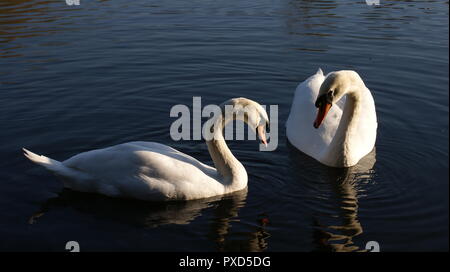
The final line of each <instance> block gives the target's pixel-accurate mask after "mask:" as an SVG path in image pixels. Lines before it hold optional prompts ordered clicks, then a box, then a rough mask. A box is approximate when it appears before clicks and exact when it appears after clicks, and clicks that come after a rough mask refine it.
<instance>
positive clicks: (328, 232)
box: [288, 143, 376, 252]
mask: <svg viewBox="0 0 450 272" xmlns="http://www.w3.org/2000/svg"><path fill="white" fill-rule="evenodd" d="M288 146H289V152H290V157H291V161H292V163H293V171H294V175H295V177H296V178H298V180H299V183H300V186H301V187H302V189H301V190H302V191H304V192H306V193H305V194H304V195H305V196H304V197H305V198H306V199H303V202H304V203H305V206H306V208H307V209H308V210H309V211H310V212H311V213H312V218H313V220H312V221H313V222H312V227H313V234H312V235H313V241H314V244H315V245H314V248H315V249H316V250H318V251H340V252H348V251H366V250H365V248H361V247H360V246H358V245H356V244H355V243H354V241H353V240H354V238H355V237H357V236H358V235H360V234H362V233H363V226H362V225H361V223H360V221H359V219H358V198H359V197H360V196H361V194H362V193H363V192H364V191H365V188H366V187H367V186H368V185H370V183H372V182H373V177H374V174H375V172H374V165H375V162H376V151H375V148H374V149H373V150H372V151H371V152H370V153H369V154H368V155H366V156H365V157H364V158H363V159H361V161H360V162H359V163H358V164H357V165H355V166H353V167H349V168H332V167H327V166H324V165H322V164H319V163H318V162H317V161H315V160H314V159H312V158H310V157H308V156H307V155H305V154H304V153H301V152H300V151H298V150H296V149H295V147H293V146H291V145H290V144H289V143H288ZM311 171H312V172H314V173H315V174H313V175H312V173H311Z"/></svg>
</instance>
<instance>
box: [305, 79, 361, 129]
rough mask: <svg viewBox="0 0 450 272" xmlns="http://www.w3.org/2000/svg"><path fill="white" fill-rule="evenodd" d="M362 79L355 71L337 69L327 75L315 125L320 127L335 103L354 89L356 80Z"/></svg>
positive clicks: (321, 86)
mask: <svg viewBox="0 0 450 272" xmlns="http://www.w3.org/2000/svg"><path fill="white" fill-rule="evenodd" d="M358 79H359V80H361V78H360V77H359V75H358V74H357V73H356V72H355V71H337V72H331V73H329V74H328V75H327V77H326V78H325V80H324V81H323V83H322V85H320V89H319V94H318V95H317V99H316V103H315V106H316V108H318V111H317V117H316V120H315V121H314V127H315V128H319V126H320V125H321V124H322V122H323V120H324V119H325V117H326V116H327V113H328V111H329V110H330V109H331V107H332V106H333V104H334V103H336V102H337V101H339V100H340V99H341V98H342V97H343V96H344V95H346V94H347V93H349V92H350V90H352V88H351V87H352V86H353V84H354V83H355V80H358Z"/></svg>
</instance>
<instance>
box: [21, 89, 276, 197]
mask: <svg viewBox="0 0 450 272" xmlns="http://www.w3.org/2000/svg"><path fill="white" fill-rule="evenodd" d="M225 105H232V106H233V112H227V111H225V110H224V107H225ZM222 113H223V114H219V115H216V116H213V117H212V119H211V120H210V121H212V122H210V124H211V125H215V126H214V130H212V131H211V133H212V135H210V136H214V137H213V138H212V140H209V141H207V145H208V150H209V153H210V155H211V158H212V159H213V161H214V164H215V166H216V168H217V169H215V168H213V167H211V166H208V165H206V164H203V163H201V162H199V161H198V160H196V159H194V158H193V157H191V156H189V155H187V154H184V153H181V152H179V151H177V150H176V149H173V148H171V147H169V146H166V145H163V144H159V143H153V142H130V143H124V144H119V145H115V146H112V147H108V148H104V149H97V150H92V151H88V152H83V153H80V154H78V155H76V156H73V157H72V158H70V159H68V160H66V161H63V162H58V161H55V160H52V159H50V158H47V157H44V156H39V155H37V154H34V153H32V152H30V151H28V150H26V149H24V152H25V156H26V157H27V158H28V159H30V160H31V161H33V162H35V163H37V164H39V165H42V166H44V167H45V168H47V169H48V170H50V171H52V172H54V173H55V174H56V175H58V176H60V177H62V178H63V181H64V186H65V187H67V188H70V189H73V190H76V191H82V192H96V193H101V194H105V195H108V196H113V197H131V198H136V199H142V200H190V199H199V198H206V197H212V196H217V195H223V194H227V193H231V192H234V191H239V190H242V189H244V188H246V187H247V179H248V177H247V172H246V170H245V168H244V166H243V165H242V164H241V163H240V162H239V161H238V160H237V159H236V158H235V157H234V156H233V154H232V153H231V151H230V149H229V148H228V146H227V144H226V143H225V139H224V138H223V128H224V127H225V125H226V124H227V123H228V122H229V121H232V120H234V119H242V121H244V122H246V123H247V124H248V125H249V126H250V127H251V128H252V129H257V131H258V134H259V136H260V138H261V140H262V141H263V142H265V126H266V124H267V123H268V116H267V113H266V111H265V110H264V108H263V107H261V105H259V104H258V103H256V102H254V101H252V100H249V99H246V98H235V99H231V100H228V101H226V102H224V103H223V104H222ZM216 128H217V129H216Z"/></svg>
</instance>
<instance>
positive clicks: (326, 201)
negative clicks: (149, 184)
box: [0, 0, 449, 251]
mask: <svg viewBox="0 0 450 272" xmlns="http://www.w3.org/2000/svg"><path fill="white" fill-rule="evenodd" d="M448 26H449V25H448V1H385V0H381V5H380V6H376V7H375V6H368V5H366V4H365V2H364V1H295V0H291V1H289V0H281V1H274V0H262V1H242V0H239V1H238V0H228V1H206V0H196V1H184V0H170V1H162V0H160V1H150V0H149V1H127V0H116V1H87V0H81V5H80V6H78V7H75V6H72V7H70V6H67V5H66V4H65V1H64V0H57V1H56V0H53V1H18V0H17V1H12V0H10V1H2V2H1V3H0V61H1V62H0V64H1V66H0V102H1V107H0V113H1V114H0V126H1V133H0V139H1V141H0V150H1V160H0V250H52V251H53V250H54V251H62V250H64V246H65V243H66V242H67V241H70V240H75V241H78V242H79V243H80V245H81V250H85V251H87V250H112V251H116V250H162V251H173V250H174V251H184V250H186V251H204V250H205V251H217V250H219V251H221V250H253V251H266V250H267V251H316V250H325V251H327V250H342V251H345V250H362V249H364V248H365V245H366V243H367V242H368V241H377V242H378V243H379V244H380V247H381V251H435V250H448V238H449V237H448V226H449V222H448V207H449V203H448V189H449V188H448V181H449V176H448V163H449V159H448V158H449V157H448V150H449V148H448V135H449V131H448V127H449V126H448V123H449V119H448V116H449V111H448V98H449V97H448V93H449V92H448V83H449V82H448V60H449V58H448ZM318 67H322V69H324V71H325V72H329V71H332V70H339V69H354V70H357V71H358V72H359V73H360V75H361V76H362V78H363V79H364V80H365V82H366V85H367V86H368V87H369V88H370V89H371V90H372V93H373V95H374V98H375V102H376V106H377V114H378V119H379V130H378V138H377V143H376V151H375V152H374V153H373V154H371V156H373V158H376V163H375V164H374V165H373V167H369V169H362V170H361V169H359V168H358V167H355V168H350V169H332V168H328V167H325V166H322V165H320V164H319V163H317V162H315V161H314V160H312V159H310V158H308V157H307V156H305V155H303V154H301V153H300V152H298V151H296V150H295V149H294V148H292V146H290V145H289V144H288V142H287V140H286V137H285V131H284V122H285V120H286V119H287V116H288V114H289V109H290V104H291V100H292V98H293V94H294V90H295V88H296V86H297V84H298V83H299V82H301V81H303V80H304V79H305V78H307V77H308V76H309V75H311V74H312V73H314V72H315V71H316V70H317V68H318ZM193 96H201V97H202V102H203V104H204V105H206V104H210V103H214V104H218V103H221V102H222V101H224V100H226V99H228V98H231V97H236V96H245V97H248V98H251V99H254V100H257V101H259V102H260V103H261V104H265V105H272V104H276V105H279V146H278V149H277V150H276V151H274V152H259V151H258V146H257V144H256V142H254V141H233V142H229V145H230V147H231V149H232V150H233V152H234V153H235V154H236V156H237V158H238V159H239V160H240V161H241V162H243V164H244V165H245V167H246V168H247V171H248V173H249V188H248V192H241V193H238V194H234V195H231V196H227V197H225V198H223V199H221V198H217V199H208V200H199V201H192V202H181V203H147V202H140V201H131V200H121V199H110V198H107V197H102V196H98V195H91V194H83V193H76V192H71V191H68V190H63V189H62V184H61V183H60V182H59V181H58V180H57V178H56V177H54V176H52V175H51V174H50V173H49V172H47V171H46V170H44V169H43V168H40V167H38V166H36V165H34V164H32V163H30V162H29V161H27V160H26V159H25V158H24V157H23V156H22V155H21V152H20V148H21V147H27V148H29V149H30V150H32V151H35V152H37V153H41V154H45V155H47V156H49V157H52V158H54V159H58V160H64V159H66V158H68V157H70V156H72V155H74V154H77V153H79V152H82V151H86V150H90V149H95V148H101V147H106V146H109V145H114V144H118V143H122V142H127V141H132V140H144V141H157V142H161V143H165V144H168V145H171V146H173V147H175V148H177V149H179V150H181V151H183V152H185V153H188V154H190V155H192V156H194V157H196V158H198V159H199V160H201V161H203V162H206V163H211V159H210V158H209V155H208V152H207V149H206V146H205V145H204V143H203V142H202V141H181V142H175V141H173V140H172V139H171V138H170V136H169V127H170V124H171V123H172V122H173V121H174V118H170V117H169V111H170V108H171V107H172V106H173V105H175V104H186V105H191V103H192V97H193Z"/></svg>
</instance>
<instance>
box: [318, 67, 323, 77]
mask: <svg viewBox="0 0 450 272" xmlns="http://www.w3.org/2000/svg"><path fill="white" fill-rule="evenodd" d="M316 74H319V75H321V76H323V71H322V68H319V70H317V72H316Z"/></svg>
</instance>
